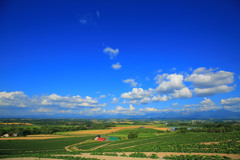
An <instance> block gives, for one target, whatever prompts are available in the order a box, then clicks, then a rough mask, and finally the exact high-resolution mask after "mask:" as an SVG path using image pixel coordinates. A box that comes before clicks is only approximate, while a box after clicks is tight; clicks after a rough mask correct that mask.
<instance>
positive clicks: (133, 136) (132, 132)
mask: <svg viewBox="0 0 240 160" xmlns="http://www.w3.org/2000/svg"><path fill="white" fill-rule="evenodd" d="M134 138H138V133H137V132H134V131H131V132H129V133H128V139H134Z"/></svg>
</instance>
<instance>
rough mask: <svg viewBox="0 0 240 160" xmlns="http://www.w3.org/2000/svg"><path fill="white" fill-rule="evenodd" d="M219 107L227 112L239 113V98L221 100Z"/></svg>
mask: <svg viewBox="0 0 240 160" xmlns="http://www.w3.org/2000/svg"><path fill="white" fill-rule="evenodd" d="M221 105H223V106H224V108H225V109H227V110H231V111H240V98H239V97H235V98H229V99H221Z"/></svg>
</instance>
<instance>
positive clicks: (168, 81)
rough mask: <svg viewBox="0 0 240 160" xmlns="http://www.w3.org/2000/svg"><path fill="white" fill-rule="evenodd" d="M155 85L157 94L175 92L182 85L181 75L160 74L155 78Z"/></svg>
mask: <svg viewBox="0 0 240 160" xmlns="http://www.w3.org/2000/svg"><path fill="white" fill-rule="evenodd" d="M155 80H157V82H156V83H157V84H159V86H158V87H157V88H156V92H158V93H173V92H174V91H175V90H179V89H182V88H183V87H185V86H184V84H183V75H180V74H169V75H168V74H162V75H157V77H155Z"/></svg>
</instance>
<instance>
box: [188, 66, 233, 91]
mask: <svg viewBox="0 0 240 160" xmlns="http://www.w3.org/2000/svg"><path fill="white" fill-rule="evenodd" d="M233 75H234V73H232V72H227V71H216V70H214V69H212V68H210V69H208V70H207V69H206V68H205V67H200V68H197V69H196V70H194V71H193V74H191V75H190V76H188V77H187V78H185V81H189V82H192V83H193V86H194V87H195V89H194V92H195V94H196V95H197V96H211V95H214V94H218V93H227V92H231V91H232V90H234V87H232V86H228V85H229V84H232V83H233V80H234V76H233Z"/></svg>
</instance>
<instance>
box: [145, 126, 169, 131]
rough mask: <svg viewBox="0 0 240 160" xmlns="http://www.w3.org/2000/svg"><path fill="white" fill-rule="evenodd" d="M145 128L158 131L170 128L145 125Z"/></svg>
mask: <svg viewBox="0 0 240 160" xmlns="http://www.w3.org/2000/svg"><path fill="white" fill-rule="evenodd" d="M145 127H146V128H152V129H156V130H160V131H167V130H170V129H169V128H168V127H157V126H145Z"/></svg>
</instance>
